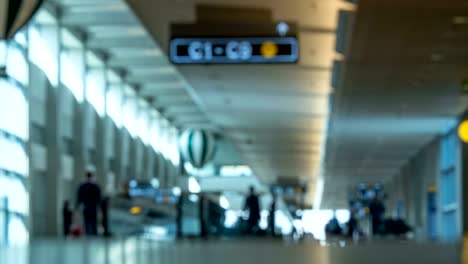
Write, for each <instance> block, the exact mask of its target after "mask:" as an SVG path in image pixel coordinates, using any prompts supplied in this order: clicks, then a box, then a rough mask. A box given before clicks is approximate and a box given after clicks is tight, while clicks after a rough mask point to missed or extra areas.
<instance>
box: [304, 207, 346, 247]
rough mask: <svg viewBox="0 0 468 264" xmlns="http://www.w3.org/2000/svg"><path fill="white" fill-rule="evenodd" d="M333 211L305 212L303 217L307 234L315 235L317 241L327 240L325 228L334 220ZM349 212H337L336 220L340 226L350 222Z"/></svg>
mask: <svg viewBox="0 0 468 264" xmlns="http://www.w3.org/2000/svg"><path fill="white" fill-rule="evenodd" d="M333 214H334V212H333V210H305V211H304V212H303V216H302V225H303V227H304V231H305V232H306V233H310V234H313V235H314V237H315V239H318V240H325V238H326V235H325V226H326V225H327V223H328V222H329V221H330V220H331V219H332V218H333ZM349 216H350V214H349V211H348V210H337V211H336V218H337V220H338V222H339V223H340V224H345V223H347V222H348V220H349Z"/></svg>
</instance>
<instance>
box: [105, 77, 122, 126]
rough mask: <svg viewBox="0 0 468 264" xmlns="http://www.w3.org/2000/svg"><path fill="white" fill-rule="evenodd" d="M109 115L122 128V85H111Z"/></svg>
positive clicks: (108, 98)
mask: <svg viewBox="0 0 468 264" xmlns="http://www.w3.org/2000/svg"><path fill="white" fill-rule="evenodd" d="M106 99H107V110H106V111H107V115H108V116H109V117H110V118H111V119H112V121H114V123H115V125H116V126H117V127H119V128H120V127H121V126H122V102H123V100H122V99H123V93H122V86H121V85H111V86H110V87H109V91H108V92H107V98H106Z"/></svg>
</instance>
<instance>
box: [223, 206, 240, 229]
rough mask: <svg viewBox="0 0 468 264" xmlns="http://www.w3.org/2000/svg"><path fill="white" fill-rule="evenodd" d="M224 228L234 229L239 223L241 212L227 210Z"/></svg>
mask: <svg viewBox="0 0 468 264" xmlns="http://www.w3.org/2000/svg"><path fill="white" fill-rule="evenodd" d="M224 216H225V217H224V226H225V227H226V228H233V227H235V226H236V224H237V222H238V221H239V212H238V211H235V210H227V211H225V213H224Z"/></svg>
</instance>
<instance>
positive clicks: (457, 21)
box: [452, 16, 468, 25]
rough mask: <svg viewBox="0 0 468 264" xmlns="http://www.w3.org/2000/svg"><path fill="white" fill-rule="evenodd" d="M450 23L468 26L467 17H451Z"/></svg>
mask: <svg viewBox="0 0 468 264" xmlns="http://www.w3.org/2000/svg"><path fill="white" fill-rule="evenodd" d="M452 22H453V24H455V25H466V24H468V17H466V16H455V17H453V19H452Z"/></svg>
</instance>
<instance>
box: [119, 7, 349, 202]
mask: <svg viewBox="0 0 468 264" xmlns="http://www.w3.org/2000/svg"><path fill="white" fill-rule="evenodd" d="M128 2H129V4H130V5H131V6H132V7H133V9H134V10H135V12H136V14H138V17H140V18H141V20H142V21H143V23H144V24H145V25H146V27H147V28H148V30H149V32H151V33H152V35H153V36H154V37H155V39H157V40H158V43H160V45H161V46H162V47H168V46H169V45H168V40H169V38H170V36H169V31H168V30H169V27H170V24H171V23H184V22H185V23H194V22H196V20H197V17H196V6H197V5H198V4H204V5H207V4H208V5H210V4H212V5H216V6H229V7H242V8H262V9H268V10H271V12H272V16H273V20H274V21H276V22H279V21H291V22H296V23H297V24H298V26H299V41H300V44H299V45H300V49H301V50H300V62H299V63H298V64H295V65H196V66H178V67H177V68H178V70H179V71H180V72H181V74H182V75H183V76H184V78H185V79H186V80H187V82H188V83H189V84H190V87H189V89H192V90H193V91H194V94H195V96H196V98H197V102H198V103H199V104H200V107H201V108H202V109H203V110H204V112H205V113H206V114H207V117H208V119H209V120H210V121H211V122H212V123H213V124H215V125H216V126H217V127H218V128H219V131H220V132H221V133H222V135H223V136H225V137H226V138H229V139H230V140H232V142H234V144H235V145H236V147H237V149H238V150H239V152H240V154H241V156H242V157H243V159H244V162H246V163H247V164H248V165H250V166H251V167H252V168H253V170H254V172H255V174H256V175H257V176H258V177H259V179H260V180H261V181H262V182H264V183H270V182H274V181H276V180H277V178H278V177H292V178H296V179H299V180H302V181H306V182H308V183H309V185H310V186H311V188H310V190H311V193H310V197H309V198H310V199H311V198H312V197H313V193H314V192H313V191H314V190H315V180H316V178H317V174H318V173H319V169H320V162H321V158H322V154H323V151H322V145H323V144H324V140H325V138H326V137H325V132H326V126H327V122H328V115H329V100H328V99H329V95H330V94H331V93H332V92H333V89H332V88H331V85H330V83H331V77H332V66H333V60H334V59H335V57H336V56H337V55H336V52H335V42H336V28H337V20H338V10H339V9H340V8H345V9H350V8H353V5H351V4H349V3H346V2H343V1H335V0H317V1H310V0H294V1H284V0H257V1H251V0H236V1H234V0H179V1H173V0H155V1H144V0H129V1H128Z"/></svg>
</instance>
